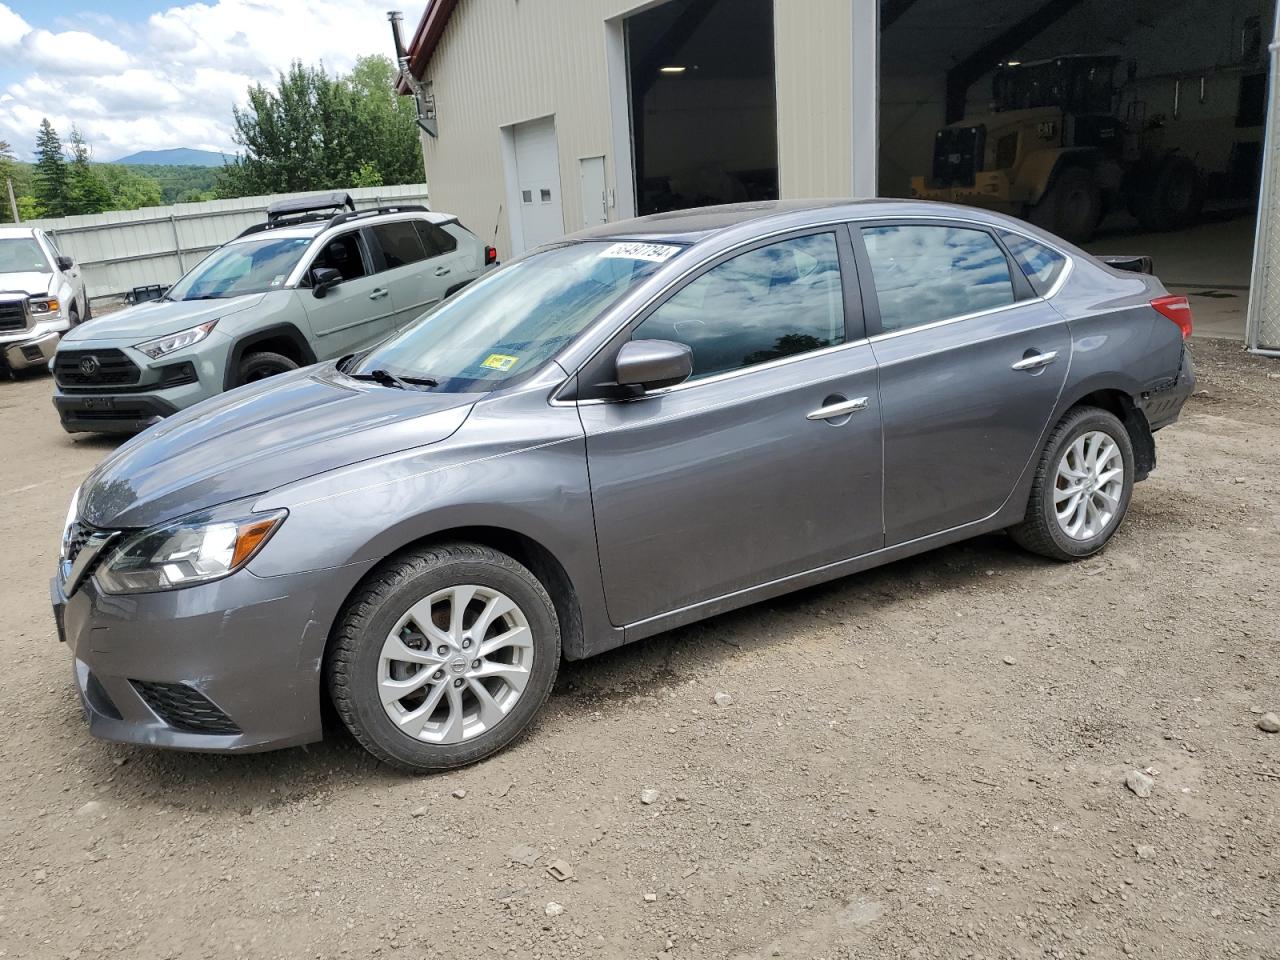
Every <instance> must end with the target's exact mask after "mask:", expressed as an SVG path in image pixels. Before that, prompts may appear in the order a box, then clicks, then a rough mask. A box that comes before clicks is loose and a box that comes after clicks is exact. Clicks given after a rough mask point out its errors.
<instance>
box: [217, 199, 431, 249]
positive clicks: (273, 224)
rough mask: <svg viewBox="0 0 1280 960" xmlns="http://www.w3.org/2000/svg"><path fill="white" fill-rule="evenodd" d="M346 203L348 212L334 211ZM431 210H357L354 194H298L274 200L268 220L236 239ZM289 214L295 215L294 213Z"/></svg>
mask: <svg viewBox="0 0 1280 960" xmlns="http://www.w3.org/2000/svg"><path fill="white" fill-rule="evenodd" d="M322 198H327V199H329V200H335V198H341V201H340V202H331V203H323V204H322V203H321V199H322ZM343 206H345V207H348V209H347V210H346V212H344V213H338V214H334V213H331V212H330V211H332V210H333V209H334V208H335V207H343ZM429 212H430V211H429V210H428V209H427V208H426V207H425V206H423V205H422V204H420V203H400V204H395V205H393V206H385V207H375V208H374V209H372V210H357V209H356V208H355V204H354V203H353V202H352V200H351V195H350V194H345V193H328V194H321V195H320V196H319V197H317V196H315V195H314V194H313V195H312V196H310V197H298V198H296V199H293V200H280V201H278V202H277V203H273V204H272V205H271V206H269V207H267V222H266V223H255V224H254V225H253V226H252V227H249V228H247V229H246V230H243V231H241V232H240V233H239V234H237V235H236V239H237V240H238V239H239V238H240V237H247V236H249V235H250V234H253V233H261V232H262V231H264V230H275V229H277V228H279V227H296V226H298V225H299V224H303V223H319V222H324V229H325V230H328V229H329V228H330V227H337V226H341V225H342V224H344V223H350V222H351V221H352V220H361V219H364V218H365V217H378V216H382V215H384V214H388V213H429ZM289 214H293V215H292V216H290V215H289Z"/></svg>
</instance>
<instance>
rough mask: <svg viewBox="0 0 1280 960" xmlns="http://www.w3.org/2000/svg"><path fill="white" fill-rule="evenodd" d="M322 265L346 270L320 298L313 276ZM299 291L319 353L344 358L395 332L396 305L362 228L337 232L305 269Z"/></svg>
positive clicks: (316, 349)
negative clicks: (337, 281)
mask: <svg viewBox="0 0 1280 960" xmlns="http://www.w3.org/2000/svg"><path fill="white" fill-rule="evenodd" d="M319 267H329V268H331V269H334V270H337V271H338V272H339V273H340V274H341V275H342V282H341V283H338V284H335V285H334V286H332V287H330V288H329V289H328V290H326V291H325V294H324V296H322V297H317V296H315V295H314V292H313V289H312V282H311V277H312V274H313V271H314V270H316V269H317V268H319ZM303 287H304V288H305V289H304V290H302V291H300V292H301V293H302V294H303V295H302V297H301V300H302V306H303V310H305V311H306V314H307V322H308V323H309V324H310V325H311V332H312V334H313V343H314V345H315V351H316V356H317V358H319V359H322V360H324V359H329V358H332V357H340V356H342V355H343V354H346V353H350V352H351V351H353V350H358V349H360V348H362V347H364V346H367V345H368V344H370V343H374V342H376V341H377V340H380V339H382V338H383V337H385V336H387V335H388V334H389V333H391V331H392V329H393V322H394V317H395V309H394V307H393V305H392V301H391V291H390V289H389V288H388V286H387V283H386V278H385V276H384V275H383V274H379V273H377V272H376V271H375V269H374V260H373V256H372V253H371V251H370V247H369V243H368V239H367V238H366V237H365V236H364V235H363V232H362V231H361V230H359V229H355V230H348V231H346V232H344V233H340V234H337V235H336V236H334V237H331V238H330V239H329V240H327V241H325V243H324V244H323V245H322V246H321V247H320V249H319V250H317V251H316V252H315V254H314V256H313V258H312V260H311V262H310V264H308V266H307V269H306V270H305V272H304V274H303Z"/></svg>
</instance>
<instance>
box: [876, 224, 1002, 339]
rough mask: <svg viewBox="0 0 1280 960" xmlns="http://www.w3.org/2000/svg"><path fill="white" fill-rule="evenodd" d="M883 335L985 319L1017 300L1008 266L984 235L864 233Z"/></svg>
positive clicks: (926, 228)
mask: <svg viewBox="0 0 1280 960" xmlns="http://www.w3.org/2000/svg"><path fill="white" fill-rule="evenodd" d="M862 238H863V240H864V242H865V243H866V248H867V257H868V259H869V260H870V261H871V274H872V279H873V281H874V283H875V289H876V298H877V299H878V300H879V303H880V326H881V330H882V331H883V332H885V333H891V332H893V331H897V330H907V329H910V328H911V327H918V326H921V325H922V324H926V323H934V322H936V321H938V320H947V319H950V318H952V317H961V316H965V315H966V314H970V313H981V312H982V311H984V310H992V309H995V308H996V307H1003V306H1006V305H1008V304H1011V303H1013V302H1014V300H1015V295H1014V288H1013V278H1012V276H1011V275H1010V273H1009V261H1008V258H1007V257H1005V255H1004V251H1003V250H1002V249H1000V245H999V244H998V243H996V239H995V237H993V236H992V235H991V234H989V233H988V232H987V231H985V230H979V229H971V228H968V227H952V226H945V225H934V224H930V225H924V224H904V225H898V226H884V227H863V228H862Z"/></svg>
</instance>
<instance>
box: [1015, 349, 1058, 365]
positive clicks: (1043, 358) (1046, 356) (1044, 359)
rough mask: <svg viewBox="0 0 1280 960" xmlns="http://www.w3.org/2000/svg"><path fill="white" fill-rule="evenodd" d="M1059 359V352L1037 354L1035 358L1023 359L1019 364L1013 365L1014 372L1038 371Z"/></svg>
mask: <svg viewBox="0 0 1280 960" xmlns="http://www.w3.org/2000/svg"><path fill="white" fill-rule="evenodd" d="M1057 359H1058V351H1057V350H1050V351H1049V352H1048V353H1037V354H1035V355H1034V356H1030V357H1023V358H1022V359H1021V360H1019V361H1018V362H1017V363H1015V364H1013V366H1012V367H1011V369H1013V370H1038V369H1040V368H1041V367H1047V366H1048V365H1049V364H1051V363H1053V361H1055V360H1057Z"/></svg>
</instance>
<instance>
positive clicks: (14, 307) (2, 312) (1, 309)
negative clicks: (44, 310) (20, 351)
mask: <svg viewBox="0 0 1280 960" xmlns="http://www.w3.org/2000/svg"><path fill="white" fill-rule="evenodd" d="M25 329H27V301H26V300H0V332H2V333H10V332H12V331H14V330H25Z"/></svg>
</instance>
